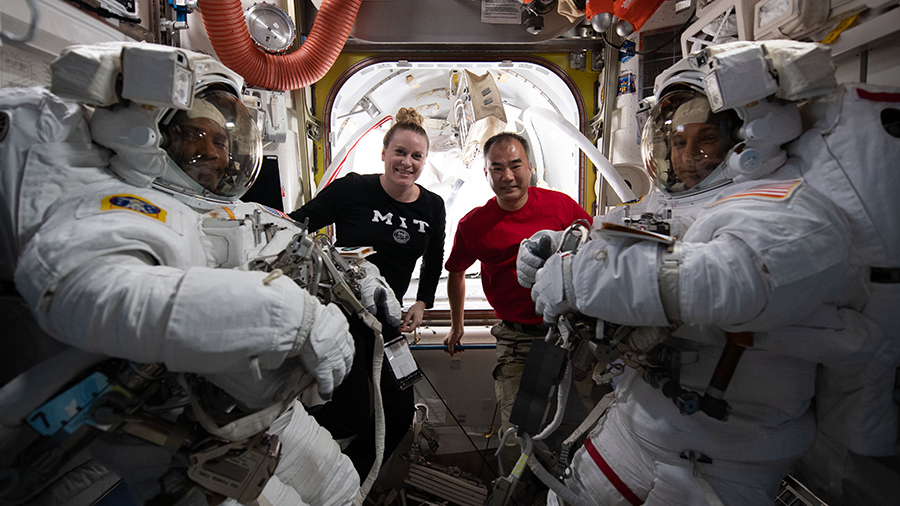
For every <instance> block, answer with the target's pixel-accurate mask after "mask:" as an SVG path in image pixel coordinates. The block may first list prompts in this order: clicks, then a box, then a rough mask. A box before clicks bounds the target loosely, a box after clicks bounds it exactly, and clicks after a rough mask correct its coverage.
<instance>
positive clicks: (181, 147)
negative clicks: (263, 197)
mask: <svg viewBox="0 0 900 506" xmlns="http://www.w3.org/2000/svg"><path fill="white" fill-rule="evenodd" d="M160 132H161V133H162V134H163V138H164V141H163V144H162V147H163V148H164V149H165V150H166V154H168V156H169V158H170V159H171V162H173V163H174V165H175V166H176V167H177V170H173V172H176V174H170V177H166V178H165V183H168V185H169V186H174V187H175V189H177V190H179V191H181V192H182V193H189V194H190V193H193V194H195V195H198V196H205V197H212V198H216V197H220V198H224V199H225V200H235V199H237V198H240V196H241V195H243V194H244V192H246V191H247V189H248V188H249V187H250V186H251V185H252V184H253V182H254V181H255V180H256V176H257V174H258V172H259V165H260V156H259V155H260V139H259V134H258V132H257V130H256V126H255V125H254V123H253V121H252V119H251V117H250V113H249V112H248V111H247V109H246V108H245V107H244V105H243V104H242V103H241V101H240V100H239V99H238V98H237V97H236V96H235V95H234V94H232V93H229V92H226V91H223V90H221V89H217V88H215V87H212V88H206V89H205V90H203V91H201V92H200V93H199V94H197V96H195V97H194V102H193V106H192V107H191V109H190V110H187V111H181V110H174V111H170V112H169V113H168V114H166V115H164V117H163V119H162V120H161V121H160ZM177 172H181V174H177ZM183 176H187V178H189V179H187V178H184V177H183Z"/></svg>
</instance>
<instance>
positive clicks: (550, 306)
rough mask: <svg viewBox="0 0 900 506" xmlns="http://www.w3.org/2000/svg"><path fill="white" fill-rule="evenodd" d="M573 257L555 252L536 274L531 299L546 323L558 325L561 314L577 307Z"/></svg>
mask: <svg viewBox="0 0 900 506" xmlns="http://www.w3.org/2000/svg"><path fill="white" fill-rule="evenodd" d="M572 258H573V255H572V254H570V253H557V254H554V255H553V256H551V257H550V258H549V259H548V260H547V262H546V263H545V264H544V266H543V267H542V268H541V269H540V270H539V271H537V275H536V276H535V278H536V279H535V283H534V287H533V288H532V289H531V300H533V301H534V309H535V311H536V312H537V313H538V314H541V315H543V317H544V324H546V325H548V326H552V325H556V323H557V321H558V319H559V315H560V314H562V313H565V312H568V311H571V310H573V309H574V308H575V288H574V286H573V285H572Z"/></svg>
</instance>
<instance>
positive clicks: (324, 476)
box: [263, 401, 359, 506]
mask: <svg viewBox="0 0 900 506" xmlns="http://www.w3.org/2000/svg"><path fill="white" fill-rule="evenodd" d="M269 432H270V433H271V434H276V435H277V436H278V437H279V439H280V440H281V444H282V449H281V460H280V461H279V462H278V467H277V468H276V469H275V476H276V477H277V478H278V480H279V482H276V483H271V482H270V483H269V484H267V485H266V489H265V490H264V491H263V495H265V496H266V499H268V500H270V501H271V502H272V504H273V505H274V506H279V504H284V505H288V504H290V505H295V504H296V502H291V501H295V500H296V499H291V498H292V497H296V496H295V495H294V494H292V493H291V492H288V491H286V490H284V488H283V485H286V486H287V487H286V488H288V489H292V490H294V491H296V493H297V494H299V497H300V499H301V500H302V501H303V502H302V503H301V504H309V505H311V506H344V505H348V504H350V503H352V502H353V499H354V498H355V497H356V492H357V490H359V475H357V474H356V470H355V469H354V468H353V463H352V462H351V461H350V458H349V457H347V456H346V455H344V454H343V453H341V449H340V447H339V446H338V444H337V443H336V442H335V441H334V439H333V438H332V437H331V434H329V433H328V431H327V430H325V429H324V428H322V427H321V426H320V425H319V424H317V423H316V421H315V419H314V418H313V417H311V416H309V415H308V414H306V410H305V409H304V408H303V405H302V404H300V402H299V401H294V404H293V408H292V409H291V410H290V411H288V412H287V413H285V414H284V415H282V416H281V417H280V418H278V419H277V420H275V422H274V423H273V424H272V426H271V428H270V429H269ZM278 498H281V499H282V500H285V499H287V500H288V502H280V503H279V502H275V501H274V500H273V499H278Z"/></svg>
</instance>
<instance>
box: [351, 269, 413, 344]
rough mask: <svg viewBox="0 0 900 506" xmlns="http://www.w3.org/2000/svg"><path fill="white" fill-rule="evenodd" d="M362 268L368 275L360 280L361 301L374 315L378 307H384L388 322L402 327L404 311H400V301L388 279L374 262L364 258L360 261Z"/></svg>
mask: <svg viewBox="0 0 900 506" xmlns="http://www.w3.org/2000/svg"><path fill="white" fill-rule="evenodd" d="M359 266H360V268H362V269H363V270H365V271H366V277H364V278H362V279H361V280H360V281H359V291H360V299H362V300H360V302H362V305H363V306H364V307H365V308H366V309H367V310H368V311H369V312H370V313H372V314H373V315H374V314H376V313H377V312H378V308H379V307H381V308H383V309H384V315H385V317H386V318H387V321H388V323H389V324H390V325H391V326H392V327H394V328H398V327H400V324H401V323H402V322H403V321H402V320H401V316H402V314H403V313H402V312H401V311H400V303H399V302H397V298H396V297H395V296H394V291H393V290H392V289H391V287H390V286H389V285H388V284H387V281H385V280H384V278H383V277H381V272H380V271H379V270H378V267H376V266H375V264H373V263H372V262H368V261H366V260H363V261H362V262H360V263H359Z"/></svg>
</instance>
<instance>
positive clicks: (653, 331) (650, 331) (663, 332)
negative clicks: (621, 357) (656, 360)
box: [618, 327, 672, 353]
mask: <svg viewBox="0 0 900 506" xmlns="http://www.w3.org/2000/svg"><path fill="white" fill-rule="evenodd" d="M671 334H672V327H630V331H629V333H628V335H627V336H626V337H625V339H623V340H622V342H620V343H619V344H618V348H619V349H620V350H622V351H624V352H631V353H646V352H648V351H650V350H652V349H653V348H656V345H658V344H659V343H661V342H663V341H665V340H666V338H667V337H669V336H670V335H671Z"/></svg>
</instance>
